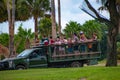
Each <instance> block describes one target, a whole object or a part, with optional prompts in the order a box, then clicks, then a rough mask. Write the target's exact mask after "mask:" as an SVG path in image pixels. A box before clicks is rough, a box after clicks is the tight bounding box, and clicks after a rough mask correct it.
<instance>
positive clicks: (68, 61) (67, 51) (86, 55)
mask: <svg viewBox="0 0 120 80" xmlns="http://www.w3.org/2000/svg"><path fill="white" fill-rule="evenodd" d="M83 45H84V49H83ZM89 45H91V46H92V47H91V48H89V47H88V46H89ZM100 57H101V51H100V44H99V42H98V41H93V42H84V43H74V44H61V45H48V46H44V45H42V46H34V47H32V48H30V49H26V50H24V51H23V52H21V53H20V54H19V55H18V56H17V57H15V58H8V59H4V60H2V61H0V70H6V69H27V68H37V67H82V66H83V65H84V64H88V65H92V64H97V60H98V59H99V58H100Z"/></svg>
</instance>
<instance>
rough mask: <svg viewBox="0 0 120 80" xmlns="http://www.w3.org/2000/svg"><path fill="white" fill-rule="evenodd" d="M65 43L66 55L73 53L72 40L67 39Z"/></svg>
mask: <svg viewBox="0 0 120 80" xmlns="http://www.w3.org/2000/svg"><path fill="white" fill-rule="evenodd" d="M67 43H68V47H67V50H68V53H73V48H72V44H73V42H72V39H71V38H68V41H67Z"/></svg>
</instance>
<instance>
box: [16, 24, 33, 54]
mask: <svg viewBox="0 0 120 80" xmlns="http://www.w3.org/2000/svg"><path fill="white" fill-rule="evenodd" d="M33 38H34V33H32V32H31V29H28V30H27V29H23V28H22V24H21V25H20V26H19V28H18V33H17V34H16V35H15V45H17V44H18V45H17V46H16V47H17V53H20V52H21V51H23V50H24V49H25V43H26V39H29V40H31V39H33ZM19 44H20V45H19Z"/></svg>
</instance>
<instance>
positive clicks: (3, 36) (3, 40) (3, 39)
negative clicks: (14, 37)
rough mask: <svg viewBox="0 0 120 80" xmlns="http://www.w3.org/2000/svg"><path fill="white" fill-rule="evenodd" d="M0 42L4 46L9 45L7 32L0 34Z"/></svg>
mask: <svg viewBox="0 0 120 80" xmlns="http://www.w3.org/2000/svg"><path fill="white" fill-rule="evenodd" d="M0 43H1V44H2V45H4V46H6V47H9V46H8V45H9V35H8V34H7V33H2V34H0Z"/></svg>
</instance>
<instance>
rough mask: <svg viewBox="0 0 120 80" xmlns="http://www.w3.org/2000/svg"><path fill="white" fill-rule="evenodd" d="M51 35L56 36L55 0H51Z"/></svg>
mask: <svg viewBox="0 0 120 80" xmlns="http://www.w3.org/2000/svg"><path fill="white" fill-rule="evenodd" d="M51 19H52V37H53V38H56V36H57V35H56V20H55V2H54V0H51Z"/></svg>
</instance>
